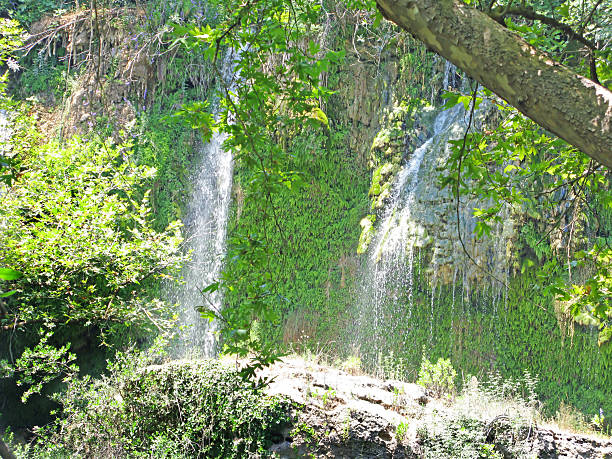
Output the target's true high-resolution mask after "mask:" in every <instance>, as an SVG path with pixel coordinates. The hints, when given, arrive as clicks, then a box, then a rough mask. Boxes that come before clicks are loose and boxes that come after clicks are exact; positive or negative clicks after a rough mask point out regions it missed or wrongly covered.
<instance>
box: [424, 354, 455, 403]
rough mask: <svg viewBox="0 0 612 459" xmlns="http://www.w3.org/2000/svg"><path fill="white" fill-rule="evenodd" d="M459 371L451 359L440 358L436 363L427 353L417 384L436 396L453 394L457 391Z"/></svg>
mask: <svg viewBox="0 0 612 459" xmlns="http://www.w3.org/2000/svg"><path fill="white" fill-rule="evenodd" d="M456 377H457V372H456V371H455V369H454V368H453V365H452V364H451V362H450V360H449V359H442V358H440V359H438V361H437V362H436V363H435V364H434V363H431V362H430V361H429V359H428V358H427V357H425V355H423V360H422V362H421V369H420V370H419V378H418V379H417V384H419V385H421V386H423V387H424V388H425V389H427V390H429V391H431V392H432V394H433V395H434V396H435V397H441V396H443V395H448V396H452V395H453V394H454V392H455V378H456Z"/></svg>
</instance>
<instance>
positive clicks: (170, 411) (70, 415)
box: [29, 339, 288, 458]
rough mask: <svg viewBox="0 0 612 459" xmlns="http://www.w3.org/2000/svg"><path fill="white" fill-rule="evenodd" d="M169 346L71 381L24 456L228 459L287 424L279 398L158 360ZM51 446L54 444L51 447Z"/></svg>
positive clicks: (230, 376) (261, 446) (209, 370)
mask: <svg viewBox="0 0 612 459" xmlns="http://www.w3.org/2000/svg"><path fill="white" fill-rule="evenodd" d="M167 344H168V343H167V342H165V341H164V340H163V339H158V341H157V342H156V345H155V346H154V347H153V348H151V349H150V350H149V351H147V352H127V353H121V354H118V355H117V358H116V360H115V362H114V363H113V364H112V365H111V366H110V367H109V370H110V373H109V375H108V376H106V377H103V378H102V379H101V380H97V381H92V380H90V379H88V378H85V379H83V380H74V381H73V382H71V384H70V385H69V386H68V389H67V391H66V393H65V394H64V395H62V396H61V398H60V402H61V405H62V408H61V417H60V418H59V419H58V421H57V422H56V425H55V426H53V427H52V428H51V429H48V431H47V434H46V436H44V435H43V436H41V438H40V440H39V442H38V445H34V446H32V447H30V451H29V453H30V454H32V452H34V451H36V450H40V449H42V450H44V451H45V454H50V453H53V452H54V451H56V452H57V453H58V454H60V455H61V454H77V455H84V456H95V457H107V456H110V455H112V456H122V457H126V456H129V457H150V456H151V455H154V456H160V457H173V458H184V457H185V458H186V457H202V458H203V457H207V458H229V457H245V456H248V455H255V454H263V453H264V451H265V448H267V447H268V446H269V445H270V442H271V439H272V437H273V435H275V434H276V435H278V434H279V433H280V431H281V428H282V426H283V424H284V423H286V422H287V421H288V414H287V408H288V407H287V406H286V403H285V402H283V401H282V400H280V399H278V398H274V397H268V396H266V395H264V394H263V393H261V392H260V391H259V390H258V389H256V388H255V387H254V386H252V385H245V383H244V382H243V380H242V379H241V378H240V377H239V374H238V372H237V371H236V370H235V369H232V368H231V367H229V366H227V365H225V364H223V363H220V362H218V361H213V360H210V361H207V360H201V361H190V362H186V361H174V362H170V363H164V364H161V365H160V364H159V363H160V362H162V361H163V355H164V352H163V349H164V347H165V346H167ZM51 445H52V446H51Z"/></svg>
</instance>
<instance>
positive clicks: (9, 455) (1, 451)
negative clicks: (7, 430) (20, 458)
mask: <svg viewBox="0 0 612 459" xmlns="http://www.w3.org/2000/svg"><path fill="white" fill-rule="evenodd" d="M0 457H1V458H2V459H17V457H16V456H15V455H14V454H13V452H12V451H11V450H10V449H9V447H8V446H7V445H6V443H4V442H3V441H2V439H0Z"/></svg>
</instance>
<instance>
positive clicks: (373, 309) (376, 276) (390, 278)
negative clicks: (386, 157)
mask: <svg viewBox="0 0 612 459" xmlns="http://www.w3.org/2000/svg"><path fill="white" fill-rule="evenodd" d="M464 113H465V110H464V109H463V107H462V106H460V105H457V106H455V107H453V108H451V109H449V110H444V111H442V112H440V113H439V114H438V115H437V116H436V118H435V120H434V122H433V126H432V127H433V130H432V131H433V132H432V134H431V136H430V137H429V139H428V140H427V141H426V142H425V143H424V144H423V145H421V146H420V147H419V148H417V149H416V150H415V151H414V152H413V153H412V155H411V156H410V157H409V159H408V161H407V163H406V165H405V166H404V167H403V168H402V170H401V171H400V173H399V174H398V177H397V179H396V182H395V185H394V187H393V191H392V193H391V200H390V202H389V204H388V205H387V206H386V210H385V212H384V214H383V216H382V223H381V224H380V227H379V230H378V232H377V237H376V239H375V240H374V241H373V244H372V245H371V246H370V250H369V253H368V263H367V267H366V270H365V273H364V274H363V277H362V282H361V289H360V297H359V300H358V302H359V309H360V311H359V320H358V322H359V323H358V331H357V334H356V336H357V342H356V343H355V344H354V347H356V348H358V349H359V352H360V353H362V354H367V355H370V357H376V356H377V354H378V355H379V354H380V353H381V352H383V351H384V349H386V348H389V347H396V346H397V345H400V346H401V345H404V344H405V343H390V342H389V339H388V338H389V337H391V336H393V337H399V336H402V335H403V334H402V330H400V329H399V327H401V324H402V323H406V322H407V321H409V319H410V316H411V312H412V302H413V274H414V273H413V269H414V256H415V254H414V246H413V245H412V244H411V243H410V233H411V230H412V207H413V205H414V203H415V200H416V199H417V192H416V191H417V188H418V185H419V179H420V174H419V172H420V170H421V165H422V163H423V160H424V159H425V157H426V156H427V155H432V154H436V152H435V149H436V148H444V147H445V145H446V140H447V139H448V135H449V133H448V132H447V131H448V130H449V129H450V128H451V127H452V125H453V124H454V123H456V122H457V121H458V120H459V118H460V117H461V116H462V115H463V114H464ZM400 299H403V300H405V301H407V303H408V307H407V308H406V309H404V308H402V310H400V308H398V305H399V304H400ZM402 318H405V319H406V320H401V319H402ZM404 336H405V335H404ZM366 348H367V349H366Z"/></svg>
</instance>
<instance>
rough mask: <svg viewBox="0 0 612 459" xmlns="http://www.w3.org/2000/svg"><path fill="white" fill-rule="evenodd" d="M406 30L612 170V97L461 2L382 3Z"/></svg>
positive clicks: (380, 0)
mask: <svg viewBox="0 0 612 459" xmlns="http://www.w3.org/2000/svg"><path fill="white" fill-rule="evenodd" d="M376 3H377V4H378V8H379V9H380V11H381V12H382V14H383V16H384V17H386V18H387V19H389V20H391V21H393V22H395V23H396V24H398V25H399V26H400V27H402V28H404V29H406V30H407V31H408V32H410V33H411V34H412V35H413V36H415V37H416V38H417V39H419V40H421V41H422V42H423V43H425V45H427V46H428V47H429V48H430V49H431V50H433V51H435V52H436V53H438V54H440V55H441V56H443V57H445V58H446V59H448V60H449V61H451V62H452V63H453V64H455V65H456V66H457V67H459V68H461V69H462V70H463V71H465V72H466V73H467V74H468V75H470V76H471V77H472V78H474V79H476V80H477V81H478V82H480V83H482V84H483V85H484V86H485V87H487V88H488V89H490V90H491V91H493V92H494V93H496V94H497V95H498V96H500V97H501V98H502V99H504V100H506V101H507V102H508V103H509V104H510V105H512V106H514V107H516V108H517V109H518V110H519V111H520V112H522V113H523V114H525V115H526V116H528V117H529V118H531V119H532V120H533V121H535V122H536V123H538V124H539V125H540V126H542V127H544V128H546V129H548V130H549V131H550V132H552V133H554V134H556V135H558V136H559V137H561V138H562V139H564V140H566V141H567V142H568V143H570V144H572V145H574V146H575V147H576V148H578V149H579V150H581V151H582V152H583V153H585V154H587V155H588V156H590V157H591V158H593V159H595V160H596V161H598V162H600V163H601V164H603V165H605V166H607V167H608V168H610V169H612V92H610V91H609V90H608V89H606V88H604V87H603V86H600V85H598V84H596V83H594V82H593V81H591V80H589V79H587V78H584V77H582V76H580V75H578V74H577V73H575V72H573V71H572V70H570V69H569V68H567V67H565V66H563V65H561V64H559V63H557V62H555V61H553V60H552V59H551V58H550V57H549V56H548V55H547V54H545V53H543V52H542V51H539V50H538V49H536V48H534V47H533V46H531V45H529V44H528V43H527V42H525V41H524V40H523V39H522V38H520V37H519V36H518V35H517V34H515V33H514V32H511V31H510V30H508V29H506V28H505V27H503V26H502V25H500V24H498V23H497V22H495V21H494V20H493V19H491V18H490V17H489V16H487V15H486V14H484V13H482V12H480V11H478V10H476V9H474V8H472V7H469V6H467V5H466V4H465V3H463V1H461V0H376Z"/></svg>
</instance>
